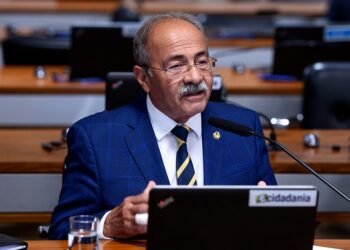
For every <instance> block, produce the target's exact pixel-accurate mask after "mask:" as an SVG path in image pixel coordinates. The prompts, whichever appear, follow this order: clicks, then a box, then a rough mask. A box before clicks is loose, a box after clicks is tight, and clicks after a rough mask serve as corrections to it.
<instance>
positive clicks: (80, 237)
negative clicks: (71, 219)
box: [68, 231, 98, 250]
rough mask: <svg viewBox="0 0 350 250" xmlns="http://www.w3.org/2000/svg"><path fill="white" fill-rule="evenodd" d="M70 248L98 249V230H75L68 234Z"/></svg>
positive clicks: (76, 249) (81, 249)
mask: <svg viewBox="0 0 350 250" xmlns="http://www.w3.org/2000/svg"><path fill="white" fill-rule="evenodd" d="M68 249H69V250H97V249H98V237H97V232H88V231H73V232H70V233H69V234H68Z"/></svg>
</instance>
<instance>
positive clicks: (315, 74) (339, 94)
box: [303, 62, 350, 129]
mask: <svg viewBox="0 0 350 250" xmlns="http://www.w3.org/2000/svg"><path fill="white" fill-rule="evenodd" d="M303 114H304V120H303V127H304V128H321V129H322V128H324V129H326V128H350V62H348V63H345V62H327V63H325V62H319V63H315V64H313V65H311V66H309V67H308V68H306V69H305V72H304V94H303Z"/></svg>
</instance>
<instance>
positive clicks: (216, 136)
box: [213, 131, 220, 140]
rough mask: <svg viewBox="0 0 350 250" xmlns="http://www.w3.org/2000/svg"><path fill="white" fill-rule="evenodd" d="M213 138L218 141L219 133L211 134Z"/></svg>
mask: <svg viewBox="0 0 350 250" xmlns="http://www.w3.org/2000/svg"><path fill="white" fill-rule="evenodd" d="M213 138H214V139H215V140H219V139H220V132H219V131H215V132H214V133H213Z"/></svg>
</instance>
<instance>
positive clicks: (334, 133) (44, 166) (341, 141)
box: [0, 128, 350, 173]
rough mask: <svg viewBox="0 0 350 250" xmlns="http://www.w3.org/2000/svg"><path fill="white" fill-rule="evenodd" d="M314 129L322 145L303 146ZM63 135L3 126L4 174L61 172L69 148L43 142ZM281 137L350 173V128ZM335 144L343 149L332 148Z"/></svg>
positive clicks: (329, 168)
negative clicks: (52, 147) (46, 146)
mask: <svg viewBox="0 0 350 250" xmlns="http://www.w3.org/2000/svg"><path fill="white" fill-rule="evenodd" d="M266 132H268V131H266ZM310 132H313V133H316V134H317V135H318V136H319V138H320V142H321V146H320V148H316V149H313V148H306V147H304V146H303V144H302V140H303V136H304V135H305V134H307V133H310ZM267 134H268V133H267ZM60 136H61V129H59V128H1V129H0V138H1V140H0V173H61V172H62V168H63V160H64V157H65V155H66V148H62V149H58V150H53V151H51V152H48V151H46V150H44V149H42V148H41V143H43V142H50V141H59V140H60ZM277 140H278V141H279V142H281V143H283V144H284V145H285V146H287V147H288V148H289V149H290V150H291V151H293V152H294V153H295V154H296V155H297V156H299V157H300V158H301V159H303V160H304V161H305V162H306V163H307V164H309V165H310V166H311V167H313V168H314V169H315V170H316V171H317V172H319V173H350V146H349V145H350V130H300V129H290V130H277ZM334 144H337V145H339V146H340V150H339V151H333V150H332V146H333V145H334ZM269 155H270V161H271V165H272V167H273V170H274V171H275V172H276V173H301V172H305V170H304V168H303V167H301V166H299V165H298V164H297V163H296V162H295V161H294V160H293V159H291V158H290V157H289V156H288V155H286V154H285V153H284V152H283V151H270V153H269Z"/></svg>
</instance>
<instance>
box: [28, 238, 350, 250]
mask: <svg viewBox="0 0 350 250" xmlns="http://www.w3.org/2000/svg"><path fill="white" fill-rule="evenodd" d="M27 242H28V244H29V248H28V249H30V250H39V249H40V250H41V249H50V250H55V249H67V241H65V240H63V241H49V240H41V241H27ZM314 244H315V245H317V246H323V247H333V248H339V249H343V250H349V249H350V240H328V239H322V240H318V239H316V240H315V243H314ZM99 249H100V250H110V249H118V250H141V249H143V250H144V249H146V242H145V241H125V242H120V241H105V240H101V241H100V244H99Z"/></svg>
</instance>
